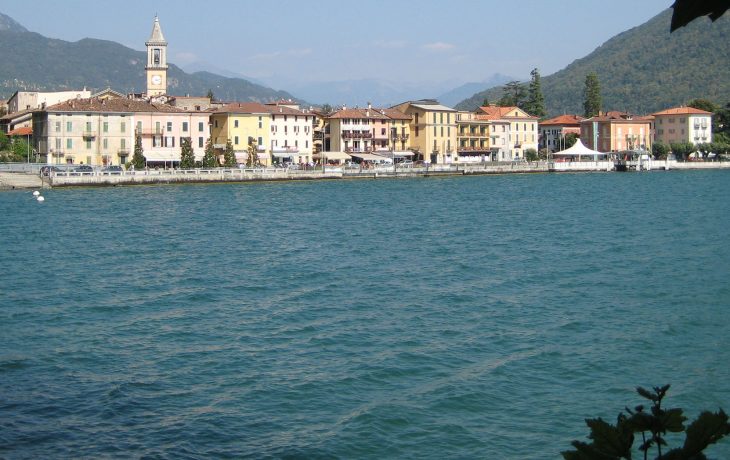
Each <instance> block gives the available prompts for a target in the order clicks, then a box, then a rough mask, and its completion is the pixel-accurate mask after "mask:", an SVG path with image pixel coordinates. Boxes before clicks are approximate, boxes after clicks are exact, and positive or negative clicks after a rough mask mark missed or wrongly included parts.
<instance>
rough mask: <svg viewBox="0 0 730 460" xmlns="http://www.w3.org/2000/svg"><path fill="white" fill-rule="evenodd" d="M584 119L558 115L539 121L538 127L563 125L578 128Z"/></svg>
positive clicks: (575, 116) (577, 116)
mask: <svg viewBox="0 0 730 460" xmlns="http://www.w3.org/2000/svg"><path fill="white" fill-rule="evenodd" d="M583 120H584V118H583V117H581V116H579V115H560V116H557V117H554V118H551V119H549V120H545V121H541V122H540V126H552V125H563V126H579V125H580V122H581V121H583Z"/></svg>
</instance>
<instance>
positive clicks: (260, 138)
mask: <svg viewBox="0 0 730 460" xmlns="http://www.w3.org/2000/svg"><path fill="white" fill-rule="evenodd" d="M258 140H259V143H258V144H257V145H264V138H263V137H259V139H258Z"/></svg>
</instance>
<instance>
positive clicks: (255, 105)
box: [211, 102, 313, 116]
mask: <svg viewBox="0 0 730 460" xmlns="http://www.w3.org/2000/svg"><path fill="white" fill-rule="evenodd" d="M211 112H212V113H267V114H272V115H279V114H281V115H305V116H306V115H309V116H313V114H311V113H305V112H302V111H301V110H297V109H292V108H291V107H286V106H283V105H275V104H262V103H260V102H232V103H230V104H226V105H225V106H223V107H221V108H219V109H214V110H211Z"/></svg>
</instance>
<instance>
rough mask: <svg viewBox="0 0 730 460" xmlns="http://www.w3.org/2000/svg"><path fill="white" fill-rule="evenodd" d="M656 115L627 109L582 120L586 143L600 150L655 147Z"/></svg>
mask: <svg viewBox="0 0 730 460" xmlns="http://www.w3.org/2000/svg"><path fill="white" fill-rule="evenodd" d="M652 120H653V119H652V117H640V116H635V115H632V114H630V113H626V112H618V111H609V112H601V113H599V114H598V115H597V116H595V117H592V118H588V119H585V120H583V121H581V123H580V139H581V142H582V143H583V145H585V146H586V147H588V148H589V149H591V150H597V151H599V152H621V151H627V150H631V151H638V150H648V151H651V146H652V132H651V126H652Z"/></svg>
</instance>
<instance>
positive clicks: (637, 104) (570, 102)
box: [456, 10, 730, 115]
mask: <svg viewBox="0 0 730 460" xmlns="http://www.w3.org/2000/svg"><path fill="white" fill-rule="evenodd" d="M671 15H672V13H671V10H665V11H663V12H662V13H660V14H659V15H657V16H655V17H654V18H652V19H650V20H649V21H647V22H646V23H644V24H642V25H640V26H637V27H634V28H632V29H629V30H627V31H625V32H622V33H620V34H618V35H616V36H614V37H613V38H611V39H609V40H608V41H606V42H605V43H604V44H602V45H601V46H599V47H598V48H596V49H595V50H594V51H593V52H591V53H590V54H588V55H587V56H585V57H583V58H580V59H577V60H575V61H573V62H572V63H571V64H570V65H568V66H567V67H566V68H564V69H563V70H560V71H558V72H556V73H554V74H552V75H548V76H544V75H543V76H542V81H541V82H542V90H543V94H544V96H545V104H546V106H547V110H548V113H549V114H551V115H558V114H562V113H578V114H580V113H582V112H583V88H584V84H585V77H586V75H588V74H589V73H591V72H596V74H597V75H598V78H599V80H600V84H601V95H602V97H603V108H604V109H607V110H625V111H629V112H633V113H638V114H642V113H651V112H654V111H657V110H661V109H664V108H667V107H671V106H676V105H680V104H683V103H686V102H688V101H689V100H691V99H695V98H707V99H710V100H713V101H715V102H717V103H722V104H724V103H726V102H727V101H728V98H730V66H728V63H730V47H728V46H727V43H730V15H725V16H724V17H722V18H720V19H718V20H717V21H715V22H714V23H711V22H710V20H709V19H707V18H704V17H703V18H700V19H697V20H695V21H694V22H692V23H690V24H689V25H688V26H686V27H683V28H682V29H680V30H677V31H676V32H674V33H672V34H671V35H670V34H669V23H670V21H671ZM501 94H502V90H501V87H496V88H490V89H487V90H485V91H481V92H479V93H476V94H474V95H473V96H471V97H470V98H468V99H465V100H463V101H461V102H460V103H459V104H457V106H456V107H457V108H458V109H461V110H473V109H475V108H477V107H479V105H481V104H482V102H483V101H484V99H485V98H487V99H488V100H489V101H490V102H492V103H494V102H495V101H496V100H497V99H499V98H500V96H501Z"/></svg>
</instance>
